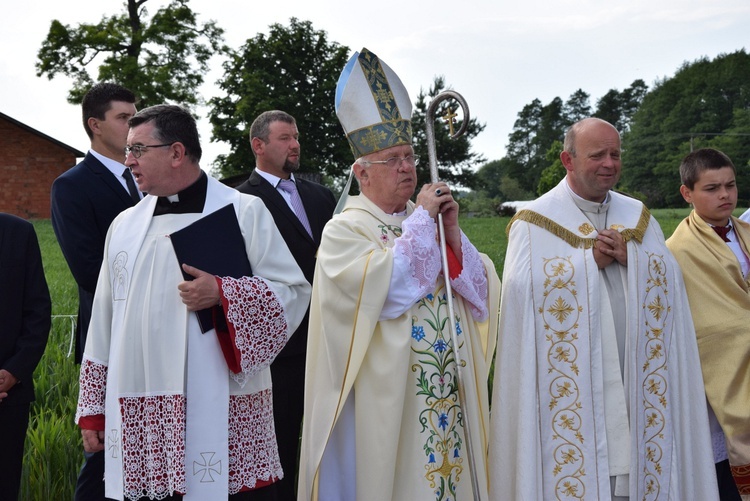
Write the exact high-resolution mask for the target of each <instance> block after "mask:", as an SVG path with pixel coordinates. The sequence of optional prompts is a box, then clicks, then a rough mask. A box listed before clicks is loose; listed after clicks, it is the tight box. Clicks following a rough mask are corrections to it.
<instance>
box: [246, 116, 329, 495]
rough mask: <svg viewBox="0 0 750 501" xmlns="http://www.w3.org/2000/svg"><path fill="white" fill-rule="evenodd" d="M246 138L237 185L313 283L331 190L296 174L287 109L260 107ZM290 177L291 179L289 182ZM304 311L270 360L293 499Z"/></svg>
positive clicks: (286, 490)
mask: <svg viewBox="0 0 750 501" xmlns="http://www.w3.org/2000/svg"><path fill="white" fill-rule="evenodd" d="M250 142H251V145H252V149H253V154H254V155H255V169H254V170H253V172H252V173H251V174H250V178H249V179H248V180H247V181H246V182H244V183H243V184H242V185H240V186H239V187H238V188H237V189H238V190H239V191H240V192H242V193H249V194H251V195H255V196H257V197H260V198H261V199H262V200H263V202H264V203H265V204H266V207H267V208H268V210H269V211H270V212H271V215H272V216H273V218H274V221H275V222H276V226H277V227H278V229H279V231H280V232H281V235H282V237H284V240H285V241H286V244H287V246H288V247H289V250H290V251H291V252H292V255H293V256H294V259H295V260H296V261H297V264H298V265H299V267H300V268H301V269H302V272H303V273H304V274H305V278H306V279H307V281H308V282H310V283H312V280H313V272H314V271H315V254H316V253H317V251H318V244H319V243H320V236H321V234H322V232H323V227H324V226H325V224H326V223H327V222H328V220H329V219H331V216H332V215H333V210H334V208H335V207H336V200H335V198H334V196H333V193H332V192H331V190H329V189H328V188H326V187H324V186H321V185H319V184H317V183H313V182H311V181H306V180H304V179H300V178H295V177H294V172H296V171H297V170H298V169H299V161H300V144H299V132H298V131H297V123H296V121H295V120H294V118H293V117H292V116H291V115H289V114H288V113H285V112H283V111H278V110H274V111H266V112H264V113H261V114H260V115H259V116H258V117H257V118H256V119H255V120H254V121H253V123H252V125H251V127H250ZM289 182H291V183H292V184H291V186H290V187H289V188H287V187H286V186H287V185H288V183H289ZM287 190H291V192H290V191H287ZM300 202H301V203H300ZM298 212H299V214H297V213H298ZM308 313H309V312H308ZM308 313H306V314H305V318H304V319H303V320H302V323H301V324H300V326H299V328H298V329H297V330H296V331H295V333H294V335H293V336H292V338H291V339H290V340H289V342H288V343H287V344H286V346H285V347H284V349H283V350H282V351H281V353H280V354H279V355H278V356H277V357H276V359H275V360H274V362H273V364H271V378H272V380H273V410H274V426H275V427H276V437H277V441H278V445H279V455H280V456H281V466H282V468H283V470H284V479H283V480H282V481H281V482H280V483H279V486H280V492H281V493H282V499H284V500H286V499H289V500H294V499H296V494H295V489H294V485H295V478H296V474H297V451H298V450H299V435H300V426H301V423H302V413H303V403H304V402H303V401H304V386H305V352H306V348H307V323H308Z"/></svg>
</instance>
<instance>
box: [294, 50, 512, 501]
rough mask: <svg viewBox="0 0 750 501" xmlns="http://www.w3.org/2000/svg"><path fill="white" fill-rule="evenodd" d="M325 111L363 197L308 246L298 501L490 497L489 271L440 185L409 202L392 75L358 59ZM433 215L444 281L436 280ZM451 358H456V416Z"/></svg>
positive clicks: (404, 99) (404, 134)
mask: <svg viewBox="0 0 750 501" xmlns="http://www.w3.org/2000/svg"><path fill="white" fill-rule="evenodd" d="M336 109H337V113H338V116H339V119H340V121H341V123H342V125H343V127H344V129H345V131H346V132H347V137H348V139H349V142H350V146H351V147H352V150H353V152H354V156H355V158H357V160H356V161H355V163H354V165H353V166H352V169H353V173H354V175H355V176H356V178H357V181H358V182H359V185H360V189H361V195H359V196H355V197H349V198H348V199H347V200H346V201H345V204H344V205H343V211H342V212H341V213H340V214H338V215H335V216H334V217H333V219H332V220H331V221H329V223H328V224H327V225H326V227H325V229H324V231H323V237H322V240H321V244H320V248H319V250H318V261H317V267H316V269H315V278H314V281H313V296H312V303H311V307H310V330H309V337H308V348H307V353H308V361H307V372H306V386H305V415H304V423H303V432H302V453H301V461H300V464H301V466H300V480H299V497H298V499H300V500H308V501H309V500H321V501H323V500H325V501H332V500H342V501H343V500H346V501H355V500H357V501H365V500H372V501H382V500H404V501H422V500H425V501H426V500H430V501H432V500H434V501H438V500H447V499H472V496H473V494H472V475H475V476H476V479H477V485H478V489H479V492H478V493H477V494H478V495H479V496H480V497H481V499H487V488H488V482H489V480H488V478H487V446H488V442H487V440H488V435H487V432H488V425H489V406H488V391H487V380H488V373H489V367H490V361H491V357H492V354H493V351H494V346H495V343H496V332H497V330H496V329H497V322H496V320H497V306H498V304H499V280H498V277H497V274H496V272H495V270H494V266H493V264H492V262H491V261H490V260H489V259H488V258H486V256H482V255H481V254H479V252H478V251H477V249H476V248H475V247H474V246H473V245H472V244H471V242H469V240H468V239H467V238H466V236H465V235H464V234H463V233H462V232H461V230H460V228H459V226H458V204H457V203H456V202H455V200H454V199H453V197H452V196H451V193H450V188H449V187H448V186H447V185H446V184H445V183H443V182H438V183H434V184H427V185H425V186H424V187H422V189H421V191H420V192H419V194H418V195H417V199H416V203H412V202H411V201H410V200H409V199H410V197H411V196H412V195H413V194H414V192H415V190H416V180H417V173H416V165H417V164H418V158H416V157H415V156H414V151H413V149H412V146H411V124H410V118H411V103H410V102H409V98H408V94H407V93H406V91H405V89H404V88H403V85H402V84H401V81H400V80H399V78H398V76H396V75H395V73H393V71H392V70H391V69H390V68H389V67H388V66H386V65H385V64H384V63H383V62H382V61H380V60H379V59H378V58H377V56H375V55H374V54H372V53H371V52H370V51H368V50H367V49H363V50H362V51H361V52H359V53H355V54H354V55H353V56H352V58H351V59H350V61H349V63H348V64H347V66H346V68H345V69H344V72H343V73H342V76H341V78H340V80H339V88H338V89H337V101H336ZM346 191H348V190H345V192H346ZM344 197H346V195H344ZM438 212H440V213H442V215H443V218H444V227H445V235H446V241H447V246H448V248H449V249H450V250H448V260H449V262H450V265H449V275H450V277H445V276H443V273H442V271H441V260H440V247H439V244H438V241H437V240H436V235H437V225H436V217H437V214H438ZM445 280H450V283H451V285H452V287H453V292H454V294H453V302H454V306H455V309H454V313H455V318H449V314H448V307H447V303H446V290H445ZM450 323H453V324H454V325H455V326H456V327H457V332H458V336H457V338H458V340H459V341H458V344H459V346H454V344H453V342H452V341H451V335H450V330H449V326H450ZM456 350H458V351H459V353H460V358H461V359H462V360H463V362H464V366H463V367H462V376H463V381H464V386H465V389H466V400H465V402H464V408H461V407H460V406H459V399H458V390H457V382H456V375H455V372H456V363H455V360H456ZM466 422H469V423H470V426H469V428H470V430H471V436H470V437H467V436H466V433H465V431H466V428H465V423H466ZM469 440H470V441H471V447H470V448H469V447H468V446H467V441H469ZM469 449H471V450H472V451H473V458H469V452H468V451H469ZM471 459H473V464H475V470H474V471H471V468H470V464H471V463H472V461H471Z"/></svg>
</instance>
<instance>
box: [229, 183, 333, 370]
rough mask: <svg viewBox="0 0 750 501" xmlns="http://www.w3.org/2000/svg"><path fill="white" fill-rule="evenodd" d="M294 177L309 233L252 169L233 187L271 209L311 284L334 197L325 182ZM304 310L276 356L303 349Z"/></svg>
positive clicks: (282, 198) (305, 331)
mask: <svg viewBox="0 0 750 501" xmlns="http://www.w3.org/2000/svg"><path fill="white" fill-rule="evenodd" d="M295 180H296V181H297V191H298V192H299V196H300V198H301V199H302V205H304V206H305V213H306V214H307V220H308V221H309V223H310V229H311V230H312V232H313V236H312V237H310V235H309V234H308V233H307V230H305V227H304V226H302V223H300V221H299V219H297V216H296V215H295V214H294V212H293V211H292V209H290V208H289V205H288V204H287V203H286V200H284V197H282V196H281V194H280V193H279V192H278V191H277V190H276V188H274V187H273V186H271V183H269V182H268V181H266V180H265V179H264V178H263V176H261V175H260V174H258V173H257V172H256V171H255V170H253V172H252V173H251V174H250V178H249V179H248V180H247V181H245V182H244V183H242V184H241V185H240V186H238V187H237V189H238V190H239V191H241V192H242V193H249V194H250V195H255V196H256V197H259V198H261V199H262V200H263V203H265V204H266V207H267V208H268V210H269V211H270V212H271V215H272V216H273V219H274V221H275V222H276V226H277V227H278V228H279V232H281V236H282V237H284V241H285V242H286V244H287V246H288V247H289V250H290V251H291V252H292V256H294V259H295V261H297V265H299V267H300V268H301V269H302V273H304V274H305V278H306V279H307V281H308V282H310V283H311V284H312V280H313V272H314V271H315V255H316V253H317V252H318V245H320V235H321V234H322V233H323V227H324V226H325V224H326V223H327V222H328V220H329V219H331V216H332V215H333V210H334V209H335V208H336V198H335V197H334V196H333V193H332V192H331V190H329V189H328V188H326V187H325V186H321V185H319V184H317V183H313V182H312V181H305V180H304V179H300V178H295ZM308 314H309V309H308V313H305V318H304V319H303V320H302V323H301V324H300V326H299V327H298V328H297V330H296V331H295V332H294V334H293V335H292V337H291V339H290V340H289V342H288V343H287V344H286V346H285V347H284V349H283V350H281V353H279V357H284V356H291V355H299V354H302V353H305V351H306V349H307V324H308Z"/></svg>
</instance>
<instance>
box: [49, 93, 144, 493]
mask: <svg viewBox="0 0 750 501" xmlns="http://www.w3.org/2000/svg"><path fill="white" fill-rule="evenodd" d="M81 107H82V111H83V127H84V129H85V130H86V134H88V136H89V138H90V139H91V149H90V150H89V152H88V153H87V154H86V157H85V158H84V159H83V161H82V162H81V163H79V164H78V165H76V166H75V167H73V168H72V169H70V170H68V171H66V172H64V173H63V174H62V175H61V176H60V177H58V178H57V179H56V180H55V182H54V183H53V184H52V228H53V229H54V230H55V235H56V236H57V241H58V242H59V243H60V248H61V249H62V252H63V255H64V256H65V260H66V261H67V262H68V267H70V271H71V273H72V274H73V278H75V281H76V283H77V284H78V322H77V323H76V362H78V363H80V361H81V354H82V353H83V348H84V346H85V344H86V332H87V331H88V327H89V321H90V319H91V306H92V303H93V300H94V290H95V289H96V280H97V278H98V276H99V268H100V267H101V265H102V254H103V252H104V240H105V237H106V235H107V229H108V228H109V225H110V223H111V222H112V220H113V219H114V218H115V216H117V215H118V214H119V213H120V212H122V211H123V210H125V209H127V208H128V207H132V206H133V205H135V203H136V202H137V201H138V200H140V198H141V197H142V195H141V193H140V192H139V191H138V189H137V188H136V186H135V181H134V180H133V177H132V174H131V173H130V169H128V168H127V167H125V165H124V164H123V162H124V161H125V144H126V142H127V136H128V120H129V119H130V118H131V117H132V116H133V115H135V112H136V109H135V95H134V94H133V93H132V92H131V91H129V90H128V89H126V88H124V87H122V86H120V85H117V84H113V83H99V84H96V85H94V86H93V87H92V88H91V89H90V90H89V91H88V93H87V94H86V95H85V96H84V98H83V103H82V104H81ZM103 477H104V458H103V453H96V454H94V455H91V454H88V453H87V454H86V462H85V463H84V465H83V468H82V469H81V472H80V474H79V476H78V484H77V485H76V495H75V499H76V501H87V500H97V501H100V500H101V499H103V498H104V482H103Z"/></svg>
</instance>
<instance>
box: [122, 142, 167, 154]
mask: <svg viewBox="0 0 750 501" xmlns="http://www.w3.org/2000/svg"><path fill="white" fill-rule="evenodd" d="M173 144H174V142H172V143H165V144H134V145H133V146H126V147H125V156H126V157H127V156H128V155H129V154H131V153H132V154H133V156H134V157H135V158H141V155H143V152H144V151H146V148H163V147H164V146H172V145H173Z"/></svg>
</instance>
